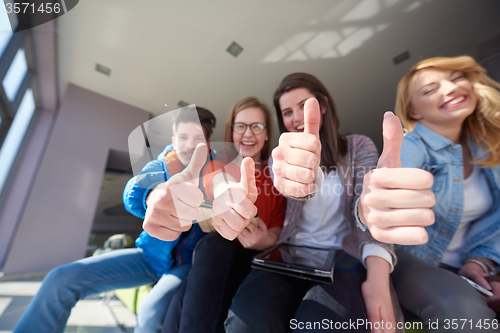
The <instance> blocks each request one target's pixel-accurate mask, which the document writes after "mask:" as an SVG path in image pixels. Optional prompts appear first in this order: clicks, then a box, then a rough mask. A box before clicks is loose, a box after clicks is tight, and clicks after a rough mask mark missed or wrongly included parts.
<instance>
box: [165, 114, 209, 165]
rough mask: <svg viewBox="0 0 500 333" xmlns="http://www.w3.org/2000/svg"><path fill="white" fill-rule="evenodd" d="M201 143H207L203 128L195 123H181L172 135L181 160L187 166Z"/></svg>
mask: <svg viewBox="0 0 500 333" xmlns="http://www.w3.org/2000/svg"><path fill="white" fill-rule="evenodd" d="M199 143H207V142H206V140H205V135H204V133H203V129H202V127H201V126H200V125H199V124H195V123H179V124H178V125H177V129H176V130H175V134H174V136H173V137H172V144H173V146H174V150H175V152H176V153H177V157H178V158H179V161H180V162H181V163H182V165H184V167H186V166H187V165H188V164H189V161H191V157H192V156H193V152H194V149H195V148H196V146H197V145H198V144H199Z"/></svg>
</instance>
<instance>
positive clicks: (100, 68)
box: [95, 64, 111, 76]
mask: <svg viewBox="0 0 500 333" xmlns="http://www.w3.org/2000/svg"><path fill="white" fill-rule="evenodd" d="M95 70H96V71H98V72H101V73H102V74H104V75H108V76H109V75H111V68H108V67H106V66H103V65H100V64H95Z"/></svg>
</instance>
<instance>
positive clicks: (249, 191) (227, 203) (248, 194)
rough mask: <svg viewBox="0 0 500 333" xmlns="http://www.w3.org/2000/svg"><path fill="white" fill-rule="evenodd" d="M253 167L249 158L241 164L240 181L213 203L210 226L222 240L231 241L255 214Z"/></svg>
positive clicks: (255, 193)
mask: <svg viewBox="0 0 500 333" xmlns="http://www.w3.org/2000/svg"><path fill="white" fill-rule="evenodd" d="M256 199H257V187H256V185H255V165H254V162H253V160H252V158H251V157H246V158H245V159H243V161H242V163H241V180H240V182H239V183H237V184H234V185H233V186H231V187H230V188H227V189H225V190H224V191H223V192H222V193H221V194H220V195H219V196H217V197H216V198H215V200H214V202H213V208H212V225H213V226H214V228H215V230H217V232H218V233H219V234H220V235H221V236H222V237H224V238H226V239H229V240H233V239H235V238H236V237H238V235H239V234H240V233H241V232H242V231H243V230H244V229H245V228H246V227H247V225H248V224H249V223H250V220H251V219H252V218H253V217H254V216H255V214H256V213H257V207H256V206H255V200H256Z"/></svg>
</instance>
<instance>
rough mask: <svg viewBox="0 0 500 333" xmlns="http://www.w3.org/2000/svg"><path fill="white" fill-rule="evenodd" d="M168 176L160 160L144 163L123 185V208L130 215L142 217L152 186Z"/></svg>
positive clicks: (162, 181)
mask: <svg viewBox="0 0 500 333" xmlns="http://www.w3.org/2000/svg"><path fill="white" fill-rule="evenodd" d="M170 177H171V176H170V175H169V174H168V173H167V171H166V170H165V167H164V163H163V162H162V161H159V160H154V161H151V162H149V163H148V164H146V166H145V167H144V168H143V169H142V171H141V172H140V173H139V174H138V175H137V176H135V177H133V178H131V179H130V180H129V181H128V182H127V185H126V186H125V189H124V191H123V204H124V205H125V209H126V210H127V211H128V212H129V213H131V214H132V215H135V216H137V217H140V218H144V216H145V215H146V209H147V204H146V198H147V197H148V195H149V193H150V192H151V190H152V188H153V187H155V186H156V185H158V184H163V183H165V182H166V181H167V180H168V179H169V178H170Z"/></svg>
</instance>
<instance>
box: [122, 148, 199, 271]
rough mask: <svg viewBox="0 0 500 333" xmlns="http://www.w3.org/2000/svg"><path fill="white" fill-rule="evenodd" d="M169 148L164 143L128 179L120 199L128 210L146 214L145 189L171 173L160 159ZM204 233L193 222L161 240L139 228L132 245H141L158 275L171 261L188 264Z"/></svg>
mask: <svg viewBox="0 0 500 333" xmlns="http://www.w3.org/2000/svg"><path fill="white" fill-rule="evenodd" d="M171 150H173V146H172V145H168V146H167V147H166V148H165V149H164V150H163V152H162V153H161V154H160V155H158V158H157V159H156V160H153V161H151V162H149V163H148V164H146V166H145V167H144V168H143V169H142V171H141V172H140V173H139V174H138V175H137V176H135V177H133V178H132V179H130V180H129V181H128V183H127V185H126V186H125V190H124V191H123V203H124V205H125V208H126V209H127V211H129V212H130V213H131V214H133V215H135V216H137V217H140V218H142V219H143V218H144V216H145V214H146V209H147V206H146V197H147V195H148V193H149V191H150V190H151V188H153V187H154V186H155V185H157V184H160V183H164V182H166V181H167V180H168V179H169V178H170V177H171V175H170V174H169V173H168V171H167V164H166V163H165V160H164V159H163V158H164V156H165V154H166V153H168V152H169V151H171ZM200 184H201V181H200ZM200 186H201V185H200ZM204 235H205V233H204V232H203V231H201V228H200V227H199V226H198V224H197V223H195V224H193V227H192V228H191V229H190V230H189V231H186V232H184V233H182V234H181V235H180V236H179V238H177V239H176V240H175V241H168V242H167V241H162V240H159V239H157V238H154V237H152V236H150V235H149V234H148V233H147V232H146V231H143V232H142V233H141V234H140V235H139V237H138V238H137V239H136V240H135V245H136V246H137V247H138V248H141V249H142V251H143V253H144V255H145V256H146V258H148V260H149V263H150V264H151V267H153V269H154V270H155V272H156V274H157V275H158V276H162V275H163V274H164V273H166V272H168V271H169V270H170V268H171V267H172V266H174V265H175V266H178V265H185V264H190V263H191V259H192V257H193V250H194V247H195V246H196V243H198V241H199V240H200V239H201V237H203V236H204Z"/></svg>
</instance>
